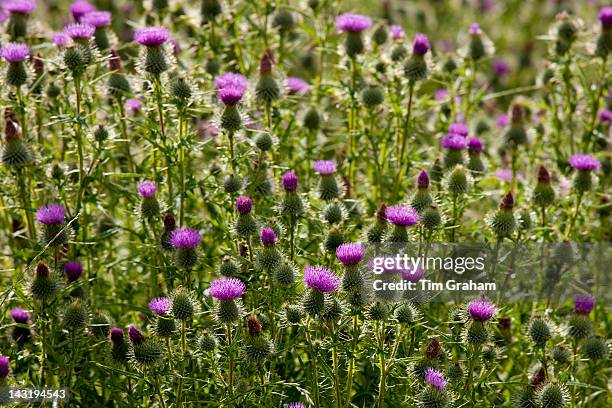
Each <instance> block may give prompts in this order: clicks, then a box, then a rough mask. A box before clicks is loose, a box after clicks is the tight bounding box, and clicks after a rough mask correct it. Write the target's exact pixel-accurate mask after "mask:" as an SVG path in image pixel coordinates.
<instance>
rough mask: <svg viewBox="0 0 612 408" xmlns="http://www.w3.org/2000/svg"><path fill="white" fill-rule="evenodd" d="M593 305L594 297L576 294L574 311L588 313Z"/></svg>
mask: <svg viewBox="0 0 612 408" xmlns="http://www.w3.org/2000/svg"><path fill="white" fill-rule="evenodd" d="M594 307H595V297H594V296H590V295H576V298H575V299H574V311H575V312H576V313H579V314H589V313H591V311H592V310H593V308H594Z"/></svg>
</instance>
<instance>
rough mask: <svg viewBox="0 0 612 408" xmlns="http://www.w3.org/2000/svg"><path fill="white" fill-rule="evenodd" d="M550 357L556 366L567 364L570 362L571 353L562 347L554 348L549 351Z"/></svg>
mask: <svg viewBox="0 0 612 408" xmlns="http://www.w3.org/2000/svg"><path fill="white" fill-rule="evenodd" d="M551 356H552V358H553V360H555V362H557V363H558V364H563V365H565V364H568V363H569V362H570V361H571V360H572V352H571V351H570V350H568V349H567V348H565V347H563V346H555V347H553V349H552V351H551Z"/></svg>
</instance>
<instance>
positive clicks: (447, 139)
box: [440, 133, 468, 150]
mask: <svg viewBox="0 0 612 408" xmlns="http://www.w3.org/2000/svg"><path fill="white" fill-rule="evenodd" d="M467 144H468V141H467V139H466V138H465V137H463V136H460V135H457V134H453V133H449V134H447V135H446V136H444V137H443V138H442V141H441V142H440V146H442V148H444V149H450V150H463V149H465V148H466V147H467Z"/></svg>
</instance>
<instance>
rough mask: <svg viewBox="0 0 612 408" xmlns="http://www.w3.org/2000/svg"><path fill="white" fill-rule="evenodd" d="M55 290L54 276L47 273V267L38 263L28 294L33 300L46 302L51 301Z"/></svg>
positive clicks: (56, 288) (56, 285) (55, 280)
mask: <svg viewBox="0 0 612 408" xmlns="http://www.w3.org/2000/svg"><path fill="white" fill-rule="evenodd" d="M57 290H58V283H57V279H56V277H55V275H54V274H51V273H50V272H49V268H48V267H47V265H45V264H44V263H42V262H39V264H38V265H37V266H36V272H35V275H34V278H33V279H32V283H31V284H30V294H31V295H32V297H33V298H34V299H35V300H39V301H46V300H49V299H51V297H53V296H54V295H55V293H56V292H57Z"/></svg>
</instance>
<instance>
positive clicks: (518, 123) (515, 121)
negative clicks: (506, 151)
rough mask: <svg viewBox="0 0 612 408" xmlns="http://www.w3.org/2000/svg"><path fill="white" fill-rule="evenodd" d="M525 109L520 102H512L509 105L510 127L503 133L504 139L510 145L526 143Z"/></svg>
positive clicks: (515, 145) (514, 146) (516, 145)
mask: <svg viewBox="0 0 612 408" xmlns="http://www.w3.org/2000/svg"><path fill="white" fill-rule="evenodd" d="M526 115H527V111H526V108H525V106H523V105H522V104H520V103H513V104H512V106H511V107H510V127H509V128H508V130H507V131H506V134H505V135H504V140H505V141H506V143H507V144H508V145H510V147H512V148H516V147H518V146H520V145H524V144H526V143H527V131H526V130H525V121H526Z"/></svg>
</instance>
